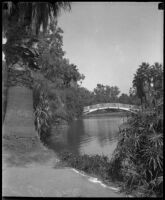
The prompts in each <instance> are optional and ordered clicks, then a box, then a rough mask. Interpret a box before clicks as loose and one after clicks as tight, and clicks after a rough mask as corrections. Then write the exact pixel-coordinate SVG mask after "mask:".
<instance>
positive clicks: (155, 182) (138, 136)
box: [113, 113, 163, 196]
mask: <svg viewBox="0 0 165 200" xmlns="http://www.w3.org/2000/svg"><path fill="white" fill-rule="evenodd" d="M113 159H114V160H113V162H116V163H118V166H119V168H118V173H119V174H120V176H122V177H123V179H124V182H125V187H126V188H127V189H130V190H134V189H138V190H140V189H141V190H143V193H146V194H147V193H148V195H149V196H150V195H155V194H156V195H158V196H159V195H162V193H163V123H162V119H159V118H158V117H157V115H156V113H152V114H145V113H139V114H138V115H135V116H134V117H132V118H131V119H130V121H129V127H128V128H127V129H125V130H122V131H121V132H120V139H119V142H118V146H117V149H116V150H115V153H114V158H113ZM143 195H144V194H143Z"/></svg>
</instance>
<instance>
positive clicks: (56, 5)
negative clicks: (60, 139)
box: [2, 2, 70, 138]
mask: <svg viewBox="0 0 165 200" xmlns="http://www.w3.org/2000/svg"><path fill="white" fill-rule="evenodd" d="M61 9H70V3H69V2H52V3H49V2H17V3H12V2H3V3H2V27H3V29H2V32H3V37H6V39H7V42H6V44H5V45H4V52H5V57H6V63H7V67H8V71H10V73H9V74H8V75H9V76H8V77H9V80H11V79H10V78H11V77H12V75H13V73H15V72H16V73H21V74H23V76H24V78H28V80H27V82H28V81H29V80H30V81H32V77H31V75H30V72H31V70H33V69H35V68H36V65H35V64H34V63H35V58H36V56H37V52H36V50H35V48H34V47H33V46H34V44H35V42H36V41H37V35H38V33H39V31H40V28H41V27H42V29H43V32H46V31H47V28H48V24H49V22H50V21H51V20H52V19H57V16H58V15H59V13H60V10H61ZM14 67H16V69H17V70H14ZM30 68H31V70H30ZM18 69H19V70H21V71H18ZM27 85H31V84H29V83H28V84H23V85H21V86H18V84H16V85H14V86H11V85H10V86H9V88H8V98H7V108H6V115H5V119H4V124H3V135H4V136H6V135H8V136H12V138H13V136H14V137H20V136H21V137H26V138H27V137H36V133H35V128H34V120H33V99H32V91H31V89H29V88H27ZM4 133H5V134H4Z"/></svg>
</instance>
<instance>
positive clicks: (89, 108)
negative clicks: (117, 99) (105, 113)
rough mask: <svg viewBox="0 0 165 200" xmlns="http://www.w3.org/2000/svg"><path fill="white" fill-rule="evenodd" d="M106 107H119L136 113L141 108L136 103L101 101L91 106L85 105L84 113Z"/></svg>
mask: <svg viewBox="0 0 165 200" xmlns="http://www.w3.org/2000/svg"><path fill="white" fill-rule="evenodd" d="M105 109H118V110H125V111H128V112H132V113H136V112H138V111H139V110H140V107H139V106H136V105H130V104H121V103H101V104H95V105H91V106H85V107H84V110H83V114H84V115H86V114H89V113H91V112H94V111H97V110H105Z"/></svg>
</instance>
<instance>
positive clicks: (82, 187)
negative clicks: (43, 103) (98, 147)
mask: <svg viewBox="0 0 165 200" xmlns="http://www.w3.org/2000/svg"><path fill="white" fill-rule="evenodd" d="M13 89H14V90H13ZM16 93H17V95H16ZM21 95H22V96H21ZM29 98H32V93H31V91H30V90H28V89H26V88H24V89H21V90H20V88H19V87H15V88H12V90H9V93H8V107H7V111H6V116H5V121H4V124H3V136H2V158H3V159H2V195H3V196H18V197H19V196H21V197H22V196H24V197H65V196H67V197H122V196H123V195H122V194H119V193H116V192H114V191H113V190H111V189H108V188H104V187H103V186H101V185H100V184H98V183H93V182H90V180H89V179H88V178H87V177H85V176H82V175H80V174H78V173H76V172H75V171H73V170H72V169H71V168H59V165H58V163H59V160H58V158H57V156H56V154H55V153H54V152H53V151H50V150H48V149H46V148H45V147H44V146H43V144H42V143H41V142H40V139H39V137H38V136H37V133H36V132H35V129H34V124H33V123H34V121H33V116H32V115H33V113H32V109H31V108H32V101H31V100H30V99H29ZM21 99H22V100H21ZM30 102H31V103H30ZM15 104H17V105H15ZM19 104H20V105H19ZM16 108H17V109H16Z"/></svg>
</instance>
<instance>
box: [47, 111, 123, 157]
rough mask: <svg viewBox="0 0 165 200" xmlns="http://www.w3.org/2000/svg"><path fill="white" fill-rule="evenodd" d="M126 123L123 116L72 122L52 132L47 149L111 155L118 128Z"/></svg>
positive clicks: (115, 142) (114, 146)
mask: <svg viewBox="0 0 165 200" xmlns="http://www.w3.org/2000/svg"><path fill="white" fill-rule="evenodd" d="M125 121H126V117H124V116H119V115H118V116H115V115H109V116H107V115H105V116H104V115H101V116H99V115H97V116H91V117H86V118H83V119H80V120H76V121H73V122H72V123H71V124H70V125H69V126H66V125H62V126H60V127H58V128H57V129H54V130H52V135H51V136H50V137H49V139H48V146H49V148H51V149H53V150H54V151H55V152H57V153H60V152H61V151H63V150H67V151H70V152H72V153H74V154H81V155H82V154H88V155H95V154H99V155H106V156H108V157H109V158H111V155H112V153H113V151H114V149H115V148H116V145H117V140H118V131H119V126H120V125H121V124H122V123H123V122H125Z"/></svg>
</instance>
